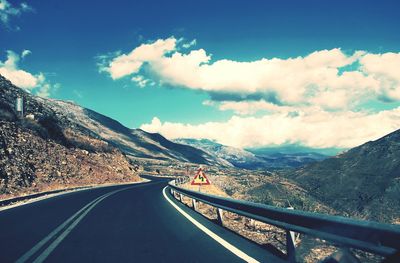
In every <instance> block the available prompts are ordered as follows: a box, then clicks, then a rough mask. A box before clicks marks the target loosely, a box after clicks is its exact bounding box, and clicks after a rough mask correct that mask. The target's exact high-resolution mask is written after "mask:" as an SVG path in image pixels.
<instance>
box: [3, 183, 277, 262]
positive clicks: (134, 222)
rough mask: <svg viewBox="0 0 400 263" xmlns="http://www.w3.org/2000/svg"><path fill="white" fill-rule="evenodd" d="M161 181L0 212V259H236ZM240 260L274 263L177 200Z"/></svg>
mask: <svg viewBox="0 0 400 263" xmlns="http://www.w3.org/2000/svg"><path fill="white" fill-rule="evenodd" d="M167 182H168V180H167V179H153V181H151V182H148V183H142V184H132V185H119V186H110V187H103V188H96V189H90V190H84V191H78V192H72V193H67V194H63V195H59V196H56V197H53V198H49V199H45V200H42V201H38V202H34V203H30V204H26V205H23V206H19V207H15V208H12V209H7V210H4V211H1V212H0V242H1V246H0V247H1V251H0V262H243V261H244V260H243V257H242V258H240V257H239V256H237V255H236V254H235V253H234V252H231V251H230V250H228V249H226V248H225V247H224V246H222V245H221V244H220V243H218V242H217V241H215V239H213V238H211V237H210V236H209V235H208V234H206V233H205V232H204V231H202V230H201V229H199V228H198V227H197V226H196V225H195V224H193V223H192V222H191V221H189V220H188V219H187V218H186V217H184V216H183V215H182V213H181V212H179V211H178V210H177V208H176V207H174V206H173V205H171V203H170V202H169V201H167V200H166V197H165V196H164V195H163V189H164V187H165V186H166V185H167ZM168 196H169V198H170V199H171V200H172V202H174V204H175V205H176V206H178V207H179V208H180V209H182V210H184V212H185V213H187V214H188V215H190V217H192V218H193V219H194V220H196V221H197V222H199V223H200V224H202V225H203V226H204V227H206V228H207V229H208V230H209V231H211V232H212V233H215V234H216V235H218V236H219V237H221V238H222V239H223V240H224V242H228V243H229V244H230V245H232V246H234V247H236V248H237V249H238V250H239V251H242V252H244V253H245V254H246V256H247V257H246V258H245V259H247V260H249V259H254V260H255V261H260V262H280V261H281V260H280V259H278V258H275V257H273V256H271V255H270V254H269V253H268V252H267V251H266V250H264V249H262V248H261V247H259V246H258V245H256V244H254V243H252V242H250V241H247V240H245V239H244V238H241V237H239V236H237V235H236V234H233V233H232V232H230V231H228V230H226V229H224V228H222V227H219V226H218V225H216V224H214V223H212V222H210V221H208V220H206V219H205V218H203V217H202V216H201V215H199V214H197V213H195V212H193V211H192V210H191V209H189V208H187V207H185V206H183V205H181V204H179V203H177V202H176V201H175V200H173V199H172V197H171V196H170V195H169V194H167V197H168Z"/></svg>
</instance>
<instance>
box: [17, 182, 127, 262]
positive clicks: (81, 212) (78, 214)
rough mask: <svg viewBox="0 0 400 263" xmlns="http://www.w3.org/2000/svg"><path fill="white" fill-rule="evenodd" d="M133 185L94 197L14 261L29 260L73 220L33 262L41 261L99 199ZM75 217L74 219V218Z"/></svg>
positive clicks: (101, 199)
mask: <svg viewBox="0 0 400 263" xmlns="http://www.w3.org/2000/svg"><path fill="white" fill-rule="evenodd" d="M133 187H134V186H131V187H126V188H123V189H119V190H115V191H112V192H110V193H106V194H103V195H101V196H99V197H97V198H96V199H94V200H93V201H91V202H90V203H88V204H87V205H85V206H84V207H83V208H81V209H80V210H79V211H78V212H76V213H75V214H73V215H72V216H71V217H70V218H68V219H67V220H66V221H65V222H64V223H62V224H61V225H59V226H58V227H57V228H56V229H54V230H53V231H52V232H51V233H50V234H48V235H47V236H46V237H45V238H43V239H42V240H41V241H40V242H38V243H37V244H36V245H35V246H34V247H32V248H31V249H30V250H29V251H28V252H26V253H25V254H24V255H22V256H21V257H20V258H19V259H18V260H17V261H16V263H23V262H26V261H28V260H29V258H30V257H31V256H33V255H34V254H35V253H37V252H38V251H39V250H40V249H41V248H42V247H43V246H44V245H45V244H46V243H47V242H48V241H49V240H51V239H53V238H54V237H55V236H56V235H57V234H58V233H59V232H61V230H63V229H64V228H65V227H66V226H68V225H69V224H70V223H71V222H72V221H73V220H75V221H73V222H72V223H71V224H70V225H69V227H68V228H67V229H66V230H64V232H62V233H61V235H60V236H59V237H58V238H57V239H56V240H54V241H53V242H52V243H51V244H50V245H49V247H47V249H45V250H44V251H43V252H42V253H41V254H40V255H39V256H38V257H37V258H36V260H35V261H34V262H37V263H38V262H43V261H44V260H45V259H46V258H47V257H48V256H49V255H50V253H51V252H52V251H53V250H54V249H55V248H56V247H57V246H58V244H59V243H60V242H61V241H62V240H63V239H64V238H65V237H66V236H67V235H68V234H69V233H70V232H71V231H72V229H74V227H75V226H76V225H77V224H78V223H79V222H80V221H81V220H82V219H83V218H84V217H85V216H86V215H87V214H88V213H89V212H90V210H92V209H93V208H94V207H95V206H96V205H97V204H98V203H100V202H101V201H103V200H104V199H105V198H107V197H109V196H111V195H113V194H115V193H117V192H120V191H123V190H126V189H129V188H133ZM75 218H76V219H75Z"/></svg>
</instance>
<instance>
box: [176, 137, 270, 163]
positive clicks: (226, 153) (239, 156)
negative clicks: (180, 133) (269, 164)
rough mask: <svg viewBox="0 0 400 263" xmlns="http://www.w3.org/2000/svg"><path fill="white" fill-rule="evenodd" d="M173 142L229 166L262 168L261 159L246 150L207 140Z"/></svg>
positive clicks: (177, 140) (179, 140)
mask: <svg viewBox="0 0 400 263" xmlns="http://www.w3.org/2000/svg"><path fill="white" fill-rule="evenodd" d="M174 141H175V142H177V143H181V144H186V145H190V146H193V147H195V148H198V149H201V150H203V151H205V152H207V153H209V154H212V155H215V156H216V157H217V158H218V159H219V160H221V162H225V163H226V164H227V165H229V166H235V167H238V168H246V169H255V168H260V167H264V161H263V160H262V159H259V158H258V157H257V156H255V155H254V154H252V153H250V152H248V151H246V150H242V149H238V148H234V147H230V146H225V145H222V144H219V143H217V142H214V141H211V140H207V139H201V140H197V139H176V140H174Z"/></svg>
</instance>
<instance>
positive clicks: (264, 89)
mask: <svg viewBox="0 0 400 263" xmlns="http://www.w3.org/2000/svg"><path fill="white" fill-rule="evenodd" d="M181 41H182V39H178V40H177V39H175V38H174V37H171V38H168V39H165V40H164V39H159V40H157V41H155V42H153V43H147V44H142V45H140V46H138V47H136V48H134V49H133V50H132V51H131V52H130V53H128V54H122V55H121V54H120V55H118V56H116V57H114V58H113V59H112V60H110V61H108V63H106V64H105V70H106V71H107V72H109V73H110V75H111V77H112V78H113V79H118V78H122V77H124V76H129V75H133V76H135V75H140V76H142V77H143V78H145V79H152V80H154V81H159V83H160V84H169V85H174V86H179V87H183V88H188V89H198V90H203V91H206V92H209V93H211V94H212V93H219V94H237V95H240V96H242V97H246V96H248V95H251V94H259V95H261V96H265V97H271V96H273V97H274V98H275V99H276V100H278V101H279V102H280V103H283V104H286V105H318V106H321V107H323V108H325V109H329V110H331V109H334V110H337V109H346V108H352V107H354V106H355V105H357V104H359V103H361V102H362V101H365V100H368V99H371V98H375V99H380V98H382V94H384V95H385V96H386V97H387V98H388V99H392V100H400V87H399V84H398V83H399V78H400V74H399V73H398V70H397V69H398V68H399V67H398V64H399V63H400V53H385V54H368V53H366V52H364V51H356V52H354V53H353V54H345V53H344V52H343V51H342V50H340V49H339V48H335V49H331V50H320V51H315V52H313V53H311V54H309V55H307V56H304V57H301V56H300V57H296V58H287V59H280V58H271V59H268V58H263V59H260V60H256V61H249V62H238V61H233V60H228V59H221V60H216V61H212V60H211V55H210V54H208V53H207V52H206V51H205V50H204V49H197V50H189V51H188V52H186V53H183V52H182V51H180V48H179V47H178V45H177V43H178V42H181ZM194 44H195V41H194V42H193V41H192V42H190V43H186V44H183V45H182V46H184V47H186V48H190V47H192V46H193V45H194ZM355 62H358V63H359V64H360V67H359V68H357V69H354V70H352V71H345V72H341V69H342V68H344V67H346V66H350V65H352V64H353V63H355ZM377 65H378V66H377ZM133 80H135V77H133ZM332 98H334V99H332Z"/></svg>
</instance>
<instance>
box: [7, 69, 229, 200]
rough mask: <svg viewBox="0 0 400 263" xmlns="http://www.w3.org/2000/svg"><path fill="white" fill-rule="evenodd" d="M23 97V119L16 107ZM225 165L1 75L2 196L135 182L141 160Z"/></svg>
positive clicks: (207, 155)
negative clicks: (47, 96)
mask: <svg viewBox="0 0 400 263" xmlns="http://www.w3.org/2000/svg"><path fill="white" fill-rule="evenodd" d="M17 98H23V101H24V111H25V112H24V113H25V114H24V117H21V115H20V113H18V112H17V111H16V109H15V103H16V99H17ZM143 158H147V159H146V160H148V159H153V160H167V161H182V162H193V163H200V164H209V165H223V163H220V162H219V160H218V159H217V158H215V157H214V156H212V155H210V154H208V153H205V152H204V151H201V150H199V149H196V148H193V147H190V146H187V145H181V144H177V143H174V142H171V141H169V140H167V139H165V138H164V137H163V136H161V135H159V134H152V133H147V132H145V131H142V130H140V129H128V128H126V127H125V126H123V125H122V124H120V123H119V122H117V121H115V120H113V119H111V118H109V117H106V116H104V115H102V114H99V113H97V112H95V111H92V110H89V109H85V108H83V107H80V106H78V105H76V104H74V103H72V102H65V101H60V100H54V99H45V98H40V97H37V96H33V95H31V94H29V93H27V92H25V91H24V90H22V89H20V88H18V87H16V86H14V85H13V84H12V83H11V82H10V81H8V80H7V79H5V78H4V77H2V76H1V75H0V198H2V197H5V196H10V195H13V194H17V193H18V194H21V193H23V192H24V191H25V190H26V191H28V192H29V191H31V192H32V191H43V190H49V189H53V188H59V187H61V188H62V187H66V186H73V185H82V184H93V183H95V184H97V183H104V182H120V181H135V180H136V181H137V180H139V177H138V173H137V170H138V164H139V160H143Z"/></svg>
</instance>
